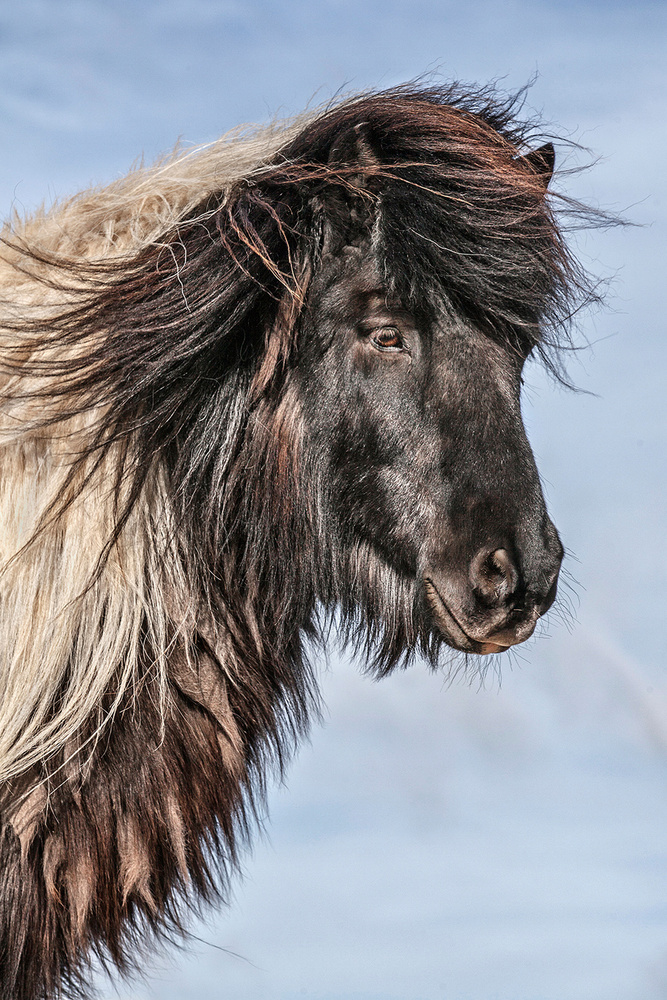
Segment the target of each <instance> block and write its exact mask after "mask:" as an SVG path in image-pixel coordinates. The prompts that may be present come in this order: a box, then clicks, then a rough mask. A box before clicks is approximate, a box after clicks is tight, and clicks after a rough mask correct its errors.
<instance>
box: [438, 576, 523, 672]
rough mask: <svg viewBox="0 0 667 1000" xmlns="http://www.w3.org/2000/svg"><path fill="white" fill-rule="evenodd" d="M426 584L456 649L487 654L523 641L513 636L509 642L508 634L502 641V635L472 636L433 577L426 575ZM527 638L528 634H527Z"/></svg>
mask: <svg viewBox="0 0 667 1000" xmlns="http://www.w3.org/2000/svg"><path fill="white" fill-rule="evenodd" d="M424 584H425V585H426V593H427V596H429V597H431V599H433V598H435V599H436V601H432V603H435V604H436V611H437V612H438V613H439V614H438V625H440V627H441V630H442V632H443V633H444V635H445V638H446V639H449V640H451V641H452V645H454V647H455V648H456V649H460V650H461V651H462V652H464V653H479V654H481V655H483V656H485V655H488V654H490V653H503V652H504V651H505V650H506V649H509V647H510V646H514V645H515V644H516V643H518V642H523V639H513V638H511V639H510V640H509V642H508V641H506V639H507V638H508V637H507V636H506V635H504V636H503V639H502V641H498V639H499V638H500V636H498V639H484V640H479V639H473V638H472V636H469V635H468V633H467V632H466V630H465V629H464V628H463V626H462V625H461V623H460V622H459V620H458V618H457V617H456V615H455V614H454V613H453V612H452V610H451V608H450V607H449V606H448V604H447V602H446V601H445V600H444V598H443V596H442V594H441V593H440V591H439V590H438V588H437V587H436V585H435V583H434V582H433V580H432V579H431V577H424ZM443 613H444V614H443ZM443 617H444V619H445V622H446V624H447V626H449V627H448V628H443V627H442V626H443V622H442V618H443ZM452 626H453V628H452ZM532 631H533V630H532V629H531V633H532ZM525 638H526V639H527V638H528V636H525Z"/></svg>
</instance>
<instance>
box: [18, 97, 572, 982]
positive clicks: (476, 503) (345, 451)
mask: <svg viewBox="0 0 667 1000" xmlns="http://www.w3.org/2000/svg"><path fill="white" fill-rule="evenodd" d="M535 145H536V144H535V143H534V142H533V141H532V132H531V131H530V125H529V124H525V123H522V122H521V121H520V120H519V119H518V114H517V109H516V105H515V104H513V103H512V101H510V100H505V101H503V100H501V99H499V98H497V97H495V96H494V95H493V93H492V92H490V91H486V90H480V91H477V92H473V91H465V90H463V89H461V88H457V87H455V86H452V87H442V88H436V87H433V88H423V87H403V88H396V89H393V90H389V91H384V92H377V93H369V94H364V95H361V96H357V97H352V98H348V99H345V100H343V101H341V102H339V103H337V104H336V103H335V104H332V105H331V106H329V107H328V108H326V109H324V110H322V111H320V112H315V113H312V114H310V115H308V116H305V117H303V118H301V119H298V120H296V121H294V122H291V123H287V124H283V125H274V126H272V127H270V128H267V129H265V130H264V131H258V132H255V133H254V134H243V135H242V134H238V133H237V134H234V135H232V136H231V137H227V138H226V139H223V140H220V141H219V142H217V143H214V144H213V145H211V146H209V147H206V148H204V149H202V150H199V151H194V152H191V153H188V154H183V153H177V154H175V155H174V156H173V157H172V158H171V159H169V160H167V161H163V162H161V163H159V164H157V165H156V166H154V167H152V168H143V167H142V168H139V169H137V170H135V171H134V172H132V173H130V174H129V175H128V177H126V178H124V179H123V180H121V181H118V182H116V183H115V184H111V185H110V186H109V187H107V188H104V189H99V190H94V191H90V192H85V193H83V194H81V195H79V196H77V197H76V198H73V199H72V200H70V201H69V202H65V203H64V204H61V205H56V206H55V207H54V208H52V209H51V210H50V211H48V212H42V213H39V214H37V215H36V216H34V217H33V218H31V219H27V220H15V221H14V223H13V225H12V226H11V227H8V228H7V229H6V230H5V233H4V241H3V245H2V249H1V251H0V394H1V396H2V408H1V412H0V449H1V453H2V456H1V457H2V463H1V466H0V467H1V469H2V479H1V482H0V559H1V566H0V630H1V635H2V646H1V652H0V970H1V971H0V978H1V982H2V993H1V995H2V997H3V998H7V1000H8V998H12V1000H46V998H49V997H55V996H59V995H63V994H71V993H77V994H78V993H81V992H85V990H86V988H87V984H88V978H89V969H90V961H91V958H92V957H94V956H97V957H98V958H99V959H101V960H102V961H103V962H105V963H108V964H111V965H115V966H117V967H118V968H119V969H120V970H121V971H127V970H129V969H132V968H133V967H134V966H135V965H136V963H137V962H138V958H137V956H138V955H140V953H141V945H142V942H144V941H145V940H147V939H148V940H150V939H151V937H152V936H154V935H156V934H165V933H166V934H167V935H170V934H178V933H179V932H181V931H182V930H183V927H184V924H183V915H184V911H185V912H187V908H188V907H189V906H192V905H195V904H196V903H197V902H201V901H207V900H210V899H213V898H215V897H216V895H218V894H219V893H222V894H223V895H224V891H225V887H226V885H227V884H228V879H229V876H230V873H231V872H232V871H233V869H234V865H235V863H236V861H237V859H238V852H239V850H240V847H241V845H243V844H244V843H245V842H246V840H247V837H248V834H249V832H250V831H251V830H252V827H253V823H254V815H255V813H254V810H255V808H256V805H257V802H258V801H260V800H261V796H262V794H263V791H264V788H265V782H266V778H267V775H268V774H269V773H270V772H271V771H272V769H273V770H275V769H276V768H278V769H280V768H281V767H282V765H283V763H284V761H285V760H286V759H287V758H288V757H289V755H290V753H291V752H292V750H293V748H294V746H295V743H296V741H297V740H298V738H299V737H300V736H301V735H302V734H303V733H304V732H305V730H306V728H307V725H308V719H309V717H311V716H312V714H313V712H316V711H317V686H316V683H315V677H314V672H313V668H312V665H311V662H310V659H309V655H308V650H310V649H312V648H313V646H314V645H316V644H317V642H318V641H319V642H323V641H325V638H326V635H327V632H328V630H329V628H330V626H331V623H332V622H335V627H336V629H337V630H338V631H339V632H340V634H341V636H342V637H343V640H345V641H348V642H351V643H352V644H353V645H354V647H355V648H356V649H357V651H358V652H359V653H360V654H362V655H363V657H364V662H365V663H367V664H368V666H369V669H371V670H372V671H374V672H375V673H376V675H382V674H385V673H387V672H388V671H390V670H391V669H392V668H394V667H395V666H397V665H399V664H405V663H406V662H407V661H409V660H410V659H411V658H413V657H414V656H416V655H420V656H422V657H424V658H425V659H426V660H427V661H428V662H430V664H432V665H433V666H436V665H438V664H439V663H440V662H442V661H443V658H444V657H445V654H446V650H447V649H448V648H453V649H455V650H460V651H463V652H464V653H480V654H487V653H499V652H502V651H503V650H505V649H507V648H508V647H510V646H512V645H514V644H516V643H518V642H522V641H523V640H524V639H526V638H527V637H528V636H529V635H530V634H531V633H532V632H533V630H534V628H535V624H536V622H537V620H538V618H539V617H540V616H541V615H542V614H543V613H544V612H545V611H546V610H547V609H548V608H549V606H550V605H551V603H552V602H553V600H554V597H555V593H556V582H557V577H558V573H559V567H560V563H561V558H562V553H563V550H562V546H561V543H560V541H559V538H558V535H557V533H556V530H555V528H554V525H553V524H552V522H551V520H550V519H549V516H548V514H547V511H546V507H545V502H544V499H543V495H542V490H541V487H540V481H539V477H538V473H537V470H536V467H535V462H534V459H533V456H532V453H531V450H530V446H529V444H528V441H527V438H526V435H525V431H524V427H523V423H522V419H521V411H520V389H521V373H522V368H523V365H524V362H525V361H526V359H527V357H528V356H529V355H530V354H531V352H534V351H537V352H541V353H542V354H543V355H544V357H545V358H546V360H547V363H550V364H557V360H556V358H555V356H554V354H553V352H552V348H554V349H557V345H558V343H559V342H560V341H562V338H563V336H564V334H563V331H564V330H565V331H566V329H567V324H568V321H569V317H570V316H571V315H572V313H573V311H574V310H575V309H576V308H577V307H578V305H579V303H580V302H581V300H582V298H585V297H586V295H587V294H588V293H587V286H586V282H585V278H584V276H583V275H582V272H581V271H580V269H579V267H578V265H577V263H576V261H575V260H573V258H572V257H571V255H570V253H569V251H568V249H567V246H566V244H565V241H564V238H563V235H562V232H561V228H560V226H559V223H558V222H557V216H556V213H555V210H554V206H553V201H552V196H551V194H550V192H549V191H548V190H547V185H548V183H549V180H550V177H551V173H552V169H553V162H554V154H553V146H551V145H550V144H549V143H547V144H546V145H540V146H539V148H534V147H535ZM565 336H566V334H565Z"/></svg>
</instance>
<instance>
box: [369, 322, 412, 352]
mask: <svg viewBox="0 0 667 1000" xmlns="http://www.w3.org/2000/svg"><path fill="white" fill-rule="evenodd" d="M371 341H372V343H373V345H374V346H375V347H377V349H378V350H379V351H402V350H403V347H404V344H403V338H402V337H401V335H400V333H399V331H398V330H397V328H396V327H395V326H383V327H381V329H379V330H375V331H374V333H373V335H372V336H371Z"/></svg>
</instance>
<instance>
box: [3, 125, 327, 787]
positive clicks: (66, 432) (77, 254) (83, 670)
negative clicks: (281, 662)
mask: <svg viewBox="0 0 667 1000" xmlns="http://www.w3.org/2000/svg"><path fill="white" fill-rule="evenodd" d="M313 117H314V113H313V114H309V115H304V116H301V117H300V118H298V119H295V120H292V121H288V122H275V123H273V124H272V125H270V126H268V127H264V128H262V129H257V128H255V129H249V128H248V127H243V128H237V129H235V130H233V131H232V132H230V133H228V134H227V135H225V136H223V137H222V138H221V139H219V140H217V141H216V142H213V143H210V144H207V145H203V146H200V147H197V148H193V149H188V150H183V149H182V148H178V147H177V148H176V149H175V150H174V151H173V152H172V154H171V155H170V156H168V157H165V158H162V159H160V160H158V161H157V162H156V163H155V164H153V165H152V166H148V167H147V166H144V165H143V164H140V165H138V166H136V167H135V168H134V169H133V170H131V171H130V173H129V174H128V175H127V176H126V177H123V178H121V179H120V180H116V181H113V182H112V183H110V184H108V185H106V186H105V187H96V188H91V189H89V190H87V191H83V192H81V193H79V194H77V195H75V196H74V197H72V198H69V199H66V200H64V201H62V202H58V203H56V204H54V205H53V206H52V207H51V208H50V209H48V210H46V209H43V208H42V209H40V210H39V211H37V212H36V213H35V214H33V215H32V216H30V217H28V218H25V219H21V218H19V217H18V216H14V218H13V219H12V221H11V224H8V225H6V226H5V229H4V231H3V246H2V248H1V249H0V303H1V305H2V309H3V311H4V312H5V315H6V314H8V313H9V314H10V315H11V314H14V313H18V314H23V315H28V316H31V317H34V316H35V315H38V314H47V315H48V309H49V308H51V307H56V308H58V307H61V306H62V304H63V301H67V298H68V296H67V291H66V290H64V289H63V288H62V287H56V288H53V287H51V286H50V284H49V282H50V279H51V277H52V273H53V270H54V268H53V263H54V262H55V263H56V264H61V263H62V262H63V261H66V262H67V263H68V266H69V265H71V264H76V263H77V262H79V261H103V262H108V261H109V260H110V259H113V258H121V257H131V256H132V255H133V254H135V253H137V252H138V251H139V250H141V248H142V247H144V246H147V245H149V244H153V243H155V242H159V240H160V237H161V236H162V234H163V233H165V232H167V231H168V230H169V229H171V228H172V227H174V226H175V225H177V224H178V222H179V221H180V220H181V219H183V218H184V217H186V216H187V215H188V214H190V213H192V212H193V211H194V210H195V208H196V207H197V206H198V205H200V204H201V203H202V201H204V200H205V199H206V197H207V196H209V195H211V194H213V193H214V192H215V193H223V194H224V192H225V190H227V189H228V188H229V187H230V186H231V185H232V184H234V183H235V182H236V181H238V180H239V179H240V178H243V177H248V176H249V175H251V174H254V173H258V172H259V173H261V170H262V166H263V164H264V163H266V162H267V161H269V160H270V159H271V158H272V157H274V156H275V154H276V151H277V150H278V149H279V148H280V147H281V146H282V145H284V144H285V142H287V141H289V140H290V139H291V138H293V137H294V136H295V135H297V134H298V132H299V131H300V130H301V129H302V128H303V127H304V125H305V124H306V123H307V122H308V121H309V120H311V118H313ZM26 247H27V248H29V250H30V256H29V257H28V256H26V254H25V252H24V250H25V248H26ZM167 252H169V251H167ZM40 261H41V262H40ZM54 350H58V351H60V352H61V353H62V347H61V346H58V347H56V348H54ZM0 352H3V353H4V354H5V356H7V354H8V353H9V355H10V356H11V357H12V359H16V358H20V359H21V361H22V362H27V361H28V360H29V359H30V357H31V356H32V345H31V340H30V337H29V336H26V337H25V338H21V336H20V334H19V335H17V333H16V331H15V330H14V329H12V330H10V331H8V330H6V329H4V330H3V328H2V323H1V320H0ZM42 355H43V349H42ZM16 367H17V374H13V375H7V373H5V374H4V376H0V392H1V393H2V399H3V407H2V413H1V414H0V467H1V468H2V479H1V480H0V644H1V646H0V648H1V650H2V653H1V654H0V655H1V656H2V659H0V782H3V781H7V780H8V779H10V778H15V777H16V776H18V775H20V774H21V773H22V772H24V771H26V770H28V769H29V768H31V767H32V766H34V765H35V764H37V763H39V761H40V760H43V759H45V758H49V757H52V756H54V755H55V754H56V753H57V752H58V751H60V750H62V749H63V748H66V747H68V744H70V743H72V741H74V743H72V751H71V753H72V754H74V753H75V749H78V744H77V743H76V738H77V734H78V733H79V732H80V731H81V729H82V726H84V724H86V723H88V722H89V720H90V719H91V718H94V719H95V720H96V723H95V726H94V728H93V732H94V734H95V737H97V736H99V734H100V733H101V731H102V729H103V727H104V725H105V723H106V722H108V721H109V720H110V719H111V718H112V717H113V714H114V712H115V711H116V709H117V708H118V706H119V705H120V704H121V703H122V702H123V700H124V698H125V695H126V693H127V692H128V690H131V689H132V686H133V685H135V686H136V685H138V684H140V683H142V674H143V673H144V672H145V664H144V667H143V668H142V672H141V674H140V672H139V669H138V664H139V660H140V657H141V654H142V646H143V644H145V641H146V636H145V635H143V634H142V622H143V623H144V627H146V626H147V627H148V629H149V632H150V634H149V640H150V646H151V649H153V650H154V651H155V653H154V663H153V667H152V670H153V672H154V674H155V677H156V678H157V680H158V689H159V690H161V691H162V692H164V690H165V686H166V652H167V650H168V648H170V647H171V646H173V644H174V643H175V642H176V641H177V640H178V638H180V639H182V640H184V648H185V649H186V650H187V649H189V646H190V641H191V634H192V628H193V620H194V615H195V613H196V612H198V613H200V610H201V609H197V608H195V605H194V601H193V600H192V599H191V598H190V597H189V596H188V581H187V579H186V576H185V573H184V570H183V567H182V565H181V563H180V560H179V558H178V555H177V553H176V552H175V551H174V546H173V544H172V543H173V534H172V531H171V527H170V519H171V512H170V510H169V506H168V503H167V501H166V498H165V493H164V490H163V488H162V487H163V484H162V483H161V482H160V477H159V475H158V476H156V477H153V478H151V479H149V481H148V482H147V483H146V485H145V487H144V500H145V502H143V503H140V504H138V505H135V507H134V508H133V511H132V514H131V516H130V518H129V520H128V521H127V523H126V524H125V525H124V526H123V528H122V531H121V533H120V535H119V537H118V538H117V540H116V542H115V544H114V545H113V546H112V547H111V549H110V550H109V551H108V552H107V551H106V549H107V546H108V542H109V535H110V532H111V529H112V527H113V524H114V505H115V504H116V502H117V498H115V496H114V481H113V471H114V469H115V460H116V457H117V455H116V452H117V449H112V450H110V451H109V452H107V454H106V456H105V459H104V461H103V462H102V464H101V465H100V466H99V467H98V468H95V469H94V472H93V474H92V476H91V478H90V480H89V481H88V482H87V483H86V485H85V488H84V489H83V491H82V492H80V493H79V492H78V490H77V483H76V482H75V481H74V482H73V481H72V462H73V459H75V458H76V456H78V454H79V453H80V451H81V450H82V448H84V447H85V445H86V443H87V439H88V436H89V432H90V428H91V427H94V426H95V425H96V419H97V416H98V415H97V414H95V413H94V412H91V413H89V414H86V415H85V416H84V417H78V418H76V419H68V420H66V421H65V422H64V423H62V424H59V423H58V406H57V402H55V403H54V401H53V399H52V398H40V393H41V392H43V389H44V387H43V386H41V385H40V384H39V382H40V380H39V378H38V377H36V376H35V374H34V372H31V374H30V375H26V374H23V373H22V372H21V370H20V368H18V366H16ZM27 370H28V369H27V368H26V371H27ZM47 391H48V387H47ZM47 408H48V409H47ZM45 412H47V413H48V416H49V417H50V418H51V419H52V420H53V421H54V426H52V427H50V428H48V432H45V428H44V417H45ZM76 477H77V478H78V479H79V480H80V481H83V480H84V479H85V478H86V470H85V469H83V470H82V469H81V468H78V469H77V471H76ZM69 494H71V495H72V496H73V497H74V499H73V501H72V502H71V503H70V504H68V505H66V506H64V509H62V508H63V505H62V500H63V497H67V496H68V495H69ZM103 556H104V559H103ZM102 560H103V562H102V563H101V561H102ZM176 595H178V597H176ZM17 628H18V631H17ZM217 641H218V642H220V641H222V640H221V639H220V638H219V637H218V639H217ZM223 660H224V658H223ZM110 689H111V690H112V691H113V694H112V696H111V699H110V701H109V702H108V703H107V704H106V705H105V704H104V698H105V695H107V694H108V692H109V690H110ZM103 706H104V707H103ZM69 755H70V754H69V753H68V752H67V751H66V757H68V756H69Z"/></svg>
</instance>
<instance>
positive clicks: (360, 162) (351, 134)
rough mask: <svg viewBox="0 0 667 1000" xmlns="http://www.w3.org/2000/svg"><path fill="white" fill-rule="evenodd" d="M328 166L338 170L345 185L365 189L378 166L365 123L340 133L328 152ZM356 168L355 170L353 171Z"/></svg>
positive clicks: (359, 123) (378, 162)
mask: <svg viewBox="0 0 667 1000" xmlns="http://www.w3.org/2000/svg"><path fill="white" fill-rule="evenodd" d="M328 166H329V167H330V168H331V169H332V170H334V171H338V170H340V172H341V174H343V175H344V176H345V180H346V181H347V183H348V184H349V185H350V186H352V187H356V188H362V189H363V188H367V187H368V186H369V185H368V182H369V179H370V178H371V177H372V176H373V173H374V172H375V170H376V169H377V167H379V166H380V160H379V159H378V157H377V155H376V153H375V151H374V149H373V141H372V136H371V134H370V129H369V127H368V124H367V122H358V123H357V124H356V125H354V126H353V127H352V128H349V129H348V130H347V131H345V132H342V133H341V134H340V135H339V136H338V137H337V138H336V139H335V140H334V142H333V144H332V146H331V149H330V150H329V159H328ZM355 168H357V169H355Z"/></svg>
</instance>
